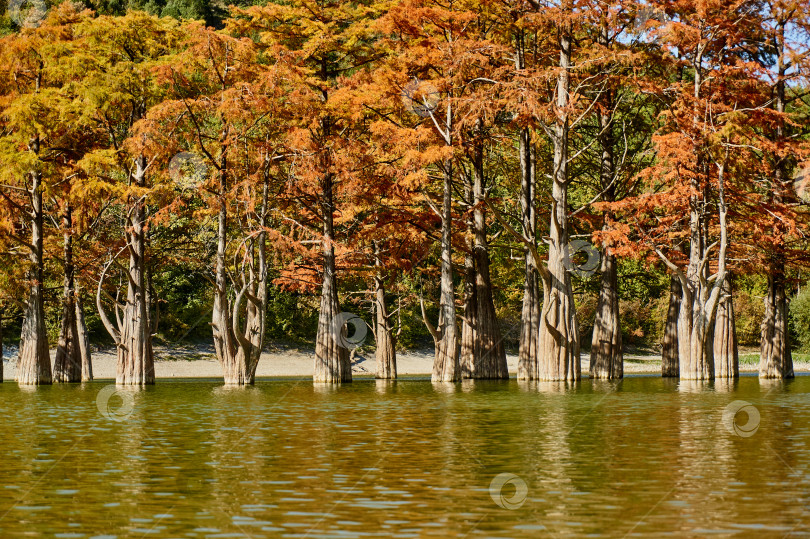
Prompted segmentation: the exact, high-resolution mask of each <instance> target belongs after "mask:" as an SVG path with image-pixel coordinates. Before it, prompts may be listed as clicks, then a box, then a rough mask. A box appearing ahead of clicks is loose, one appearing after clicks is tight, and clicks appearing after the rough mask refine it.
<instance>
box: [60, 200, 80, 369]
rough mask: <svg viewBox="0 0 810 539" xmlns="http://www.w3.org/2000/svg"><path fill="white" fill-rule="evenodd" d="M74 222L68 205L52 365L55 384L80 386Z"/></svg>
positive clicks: (64, 219) (65, 218)
mask: <svg viewBox="0 0 810 539" xmlns="http://www.w3.org/2000/svg"><path fill="white" fill-rule="evenodd" d="M72 228H73V218H72V211H71V208H70V205H69V204H66V205H65V211H64V213H63V215H62V229H63V232H62V234H63V249H64V259H65V260H64V262H65V275H64V282H63V287H62V288H63V291H62V320H61V324H60V329H59V341H58V344H57V347H56V358H55V359H54V364H53V379H54V381H55V382H81V380H82V357H81V350H80V348H79V338H80V337H79V327H78V323H77V322H78V321H77V319H76V288H75V278H74V266H73V233H72V230H71V229H72Z"/></svg>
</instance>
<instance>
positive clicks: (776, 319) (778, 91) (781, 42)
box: [759, 12, 793, 378]
mask: <svg viewBox="0 0 810 539" xmlns="http://www.w3.org/2000/svg"><path fill="white" fill-rule="evenodd" d="M782 15H783V17H780V18H779V19H778V20H777V24H776V36H775V37H776V40H775V41H776V48H777V51H778V53H779V54H778V55H777V70H778V75H779V76H778V77H777V79H776V85H775V88H774V90H775V92H774V94H775V98H776V99H775V100H774V103H773V107H774V108H775V109H776V111H777V112H778V113H780V114H784V112H785V103H786V87H785V86H786V85H785V80H786V74H787V70H788V68H789V60H788V59H787V57H786V55H785V52H786V51H785V45H786V41H785V39H786V38H785V32H786V26H787V24H788V20H787V18H786V14H785V13H784V12H783V13H782ZM785 135H786V132H785V123H784V120H782V119H778V120H777V125H776V133H775V138H776V140H777V145H782V144H783V142H784V140H785ZM774 159H775V160H776V163H775V166H774V182H773V200H774V202H775V203H777V204H780V203H783V202H784V194H785V193H787V192H788V190H789V189H790V186H789V179H788V174H787V173H786V171H785V167H786V165H787V163H786V158H785V157H782V156H774ZM774 228H776V229H777V230H778V231H779V232H781V233H784V232H785V230H784V228H785V227H784V225H783V224H782V223H781V222H780V221H777V222H776V223H775V224H774ZM768 270H769V271H768V295H767V296H766V297H765V315H764V317H763V320H762V326H761V331H762V333H761V341H760V359H759V376H760V378H793V356H792V353H791V351H790V336H789V332H788V313H789V311H788V297H787V294H786V292H785V257H784V255H783V254H782V253H780V252H775V253H773V254H772V255H771V263H770V267H769V268H768Z"/></svg>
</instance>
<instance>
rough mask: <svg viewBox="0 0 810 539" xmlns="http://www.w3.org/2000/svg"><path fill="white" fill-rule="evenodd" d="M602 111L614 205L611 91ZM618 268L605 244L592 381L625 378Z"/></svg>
mask: <svg viewBox="0 0 810 539" xmlns="http://www.w3.org/2000/svg"><path fill="white" fill-rule="evenodd" d="M600 43H601V44H602V45H604V46H606V47H607V46H608V31H607V24H606V23H605V24H603V26H602V34H601V38H600ZM602 99H603V109H602V110H601V111H600V112H599V114H598V115H597V120H598V122H599V133H600V135H599V144H600V146H601V147H602V159H601V163H600V170H599V178H600V183H601V187H602V190H603V192H604V194H603V198H604V200H605V201H608V202H613V201H614V200H615V199H616V187H615V185H616V181H615V180H616V178H615V175H616V167H615V162H614V159H613V144H614V142H613V136H612V132H611V125H610V122H611V113H612V110H613V108H614V103H613V95H612V92H610V91H608V92H605V94H604V96H603V98H602ZM609 219H610V215H609V214H607V215H605V223H604V226H605V228H607V227H608V225H609ZM617 273H618V268H617V265H616V257H615V256H613V255H612V254H611V252H610V246H609V245H605V248H604V253H603V254H602V268H601V275H602V280H601V283H600V287H599V300H598V303H597V306H596V318H595V320H594V324H593V335H592V337H591V361H590V368H589V369H588V370H589V374H590V377H591V378H604V379H608V380H611V379H616V378H621V377H622V376H624V353H623V350H622V327H621V321H620V320H619V289H618V286H619V285H618V280H617Z"/></svg>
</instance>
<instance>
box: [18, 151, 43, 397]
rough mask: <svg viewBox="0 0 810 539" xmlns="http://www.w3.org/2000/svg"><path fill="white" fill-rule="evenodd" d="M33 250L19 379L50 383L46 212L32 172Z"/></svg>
mask: <svg viewBox="0 0 810 539" xmlns="http://www.w3.org/2000/svg"><path fill="white" fill-rule="evenodd" d="M31 151H33V152H34V153H35V154H39V137H35V138H34V139H33V140H32V141H31ZM30 196H31V214H30V217H31V220H30V226H31V250H30V254H29V259H30V263H31V267H30V268H29V270H28V280H29V283H30V285H29V286H30V288H29V293H28V303H27V304H26V306H25V317H24V319H23V325H22V331H21V333H20V351H19V358H18V362H17V382H19V384H20V385H38V384H50V383H51V358H50V352H49V347H48V333H47V331H46V329H45V303H44V297H43V293H44V291H43V288H44V285H45V282H44V279H45V271H44V267H45V263H44V252H43V234H44V211H43V208H42V174H41V173H40V172H39V171H38V170H34V171H32V172H31V191H30Z"/></svg>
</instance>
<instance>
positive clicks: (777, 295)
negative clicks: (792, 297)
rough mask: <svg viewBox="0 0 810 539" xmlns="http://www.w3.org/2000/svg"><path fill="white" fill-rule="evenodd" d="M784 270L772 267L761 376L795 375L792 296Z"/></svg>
mask: <svg viewBox="0 0 810 539" xmlns="http://www.w3.org/2000/svg"><path fill="white" fill-rule="evenodd" d="M781 271H782V270H781V269H779V268H776V267H771V273H770V274H769V275H768V294H767V295H766V296H765V316H764V318H763V320H762V340H761V342H760V358H759V377H760V378H793V356H792V353H791V351H790V339H789V333H788V312H789V311H788V305H789V303H788V298H787V294H786V293H785V279H784V276H783V275H782V273H781Z"/></svg>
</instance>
